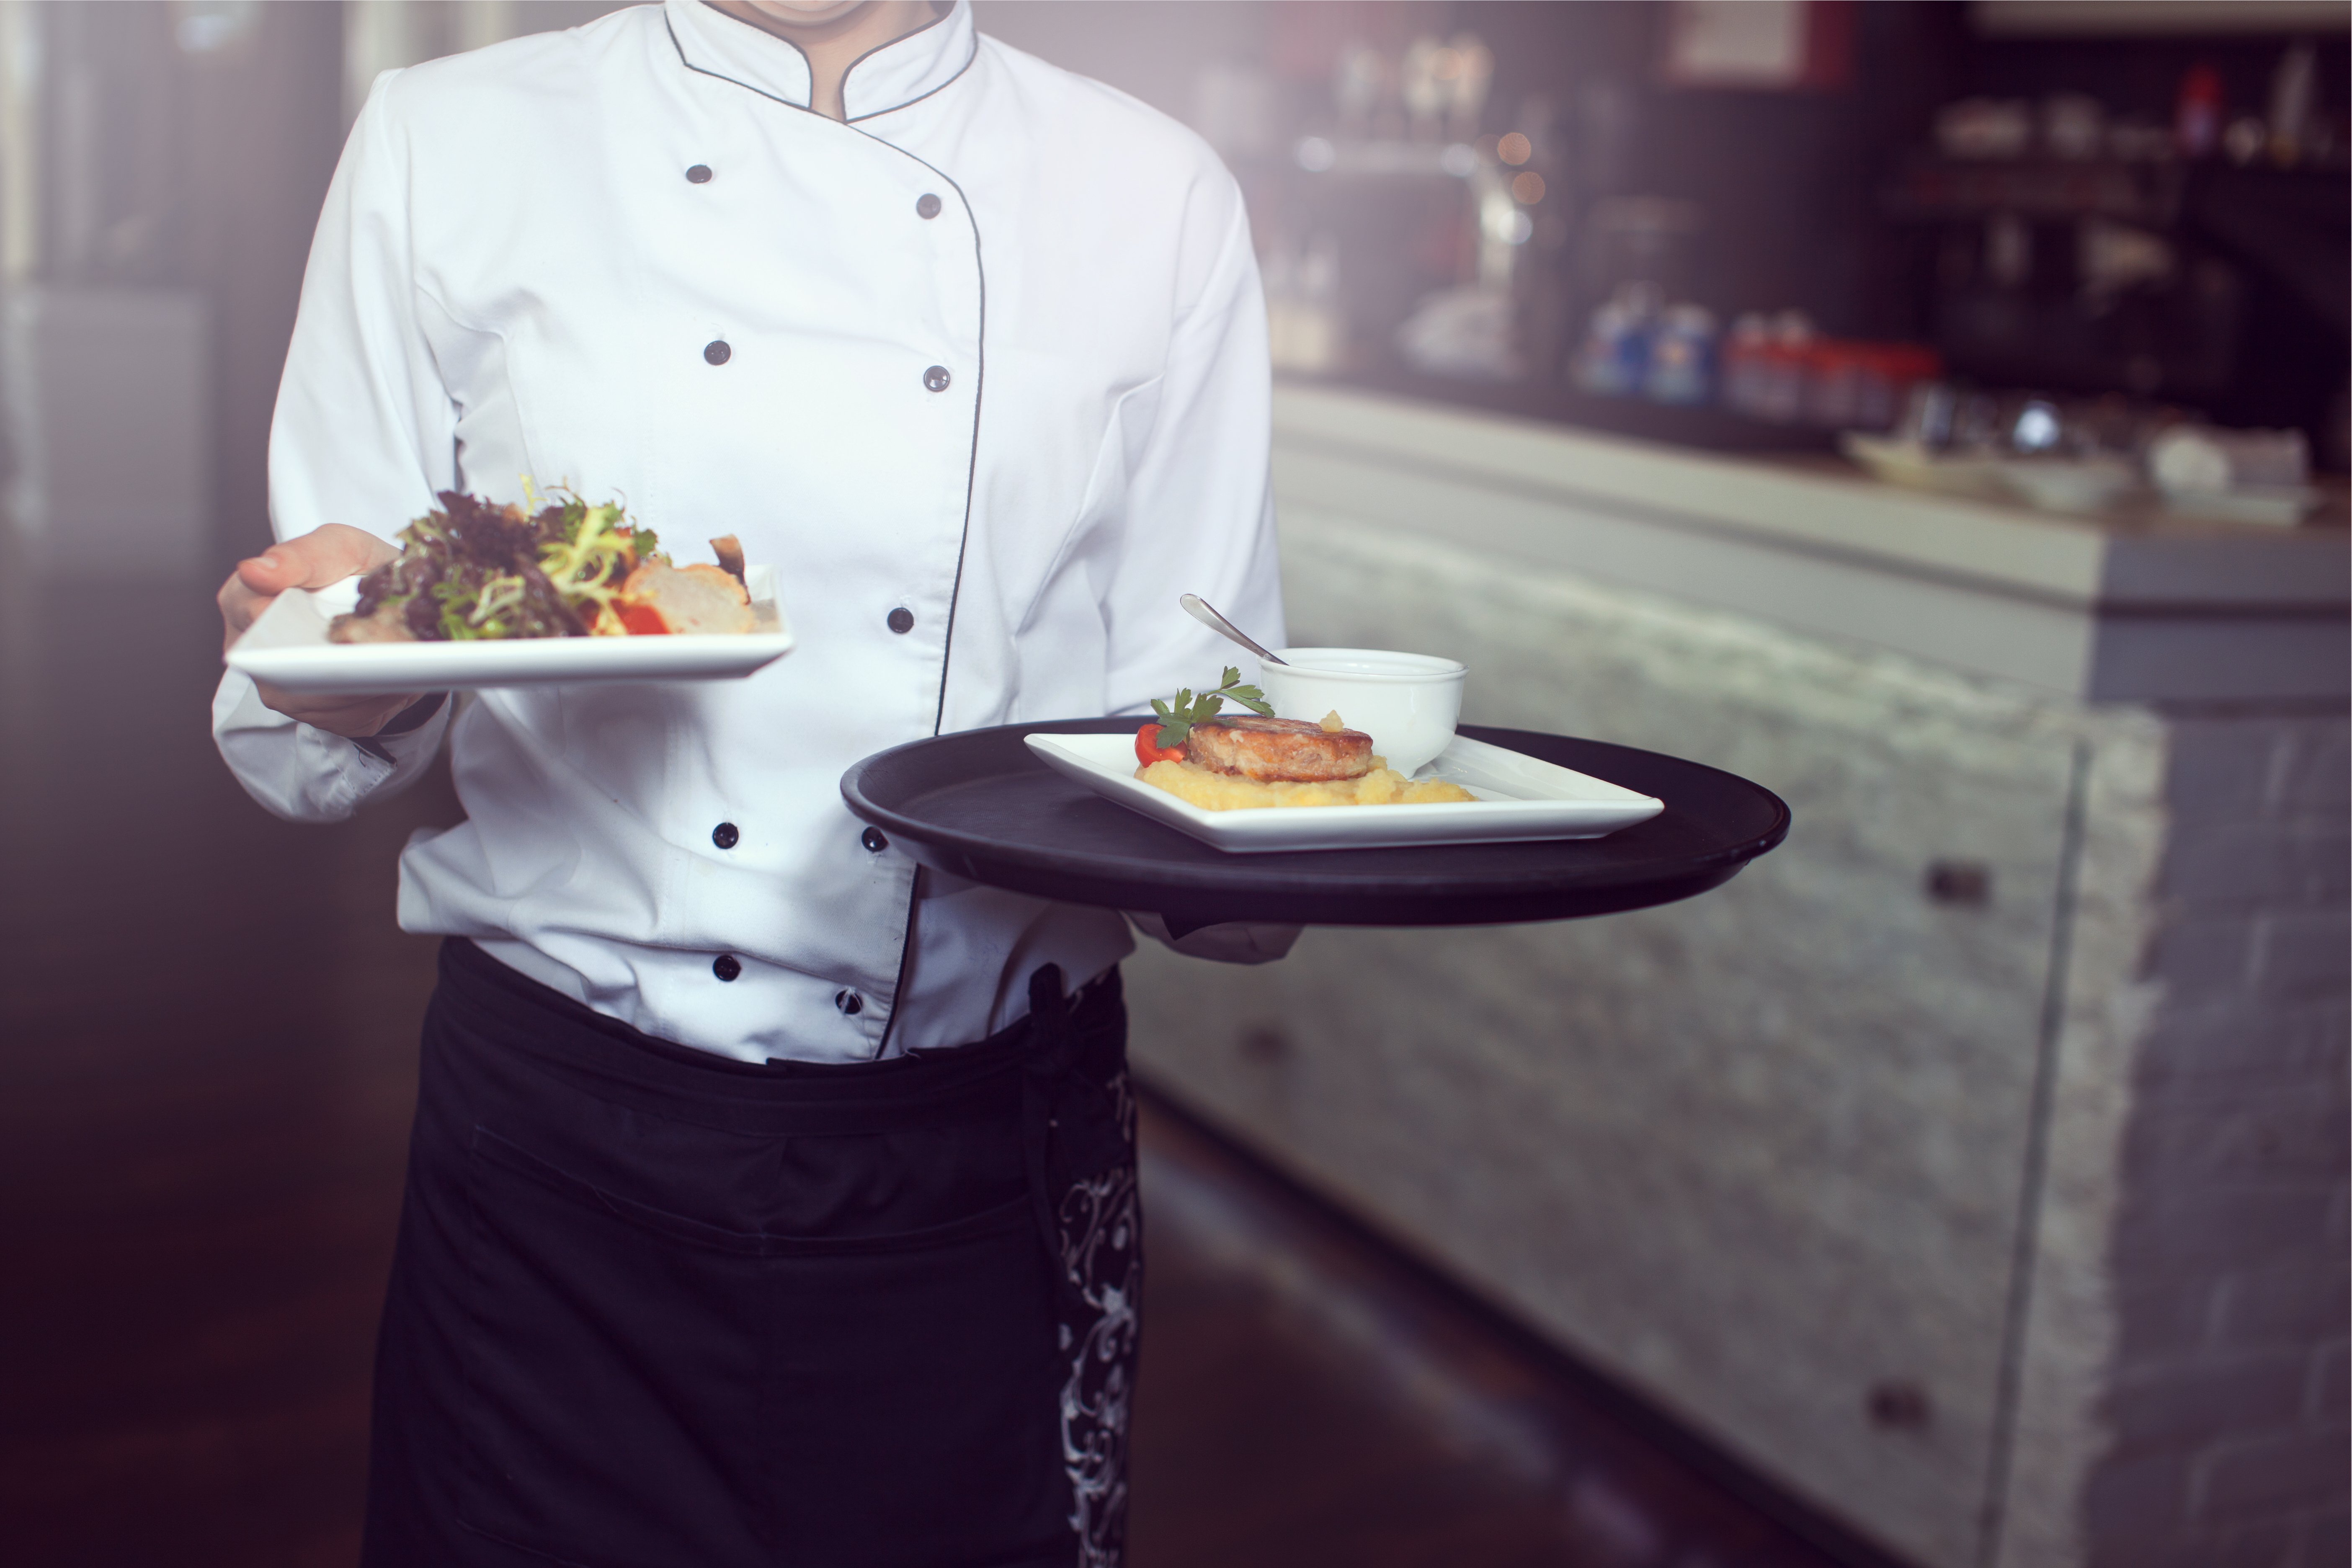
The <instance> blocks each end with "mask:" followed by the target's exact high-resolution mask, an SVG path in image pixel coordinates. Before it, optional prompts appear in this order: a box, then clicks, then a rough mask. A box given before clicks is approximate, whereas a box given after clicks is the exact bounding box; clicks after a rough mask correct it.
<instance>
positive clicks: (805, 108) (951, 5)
mask: <svg viewBox="0 0 2352 1568" xmlns="http://www.w3.org/2000/svg"><path fill="white" fill-rule="evenodd" d="M932 4H934V5H942V4H943V5H945V6H946V7H947V8H946V9H945V10H943V11H941V12H940V14H939V15H938V16H934V17H932V18H931V19H930V20H929V21H928V22H926V23H924V24H923V25H922V26H919V27H917V28H916V29H915V30H914V31H913V32H911V33H901V34H899V35H898V37H895V38H892V39H891V40H890V41H889V42H887V43H883V44H877V45H875V46H874V47H872V48H870V49H868V50H866V52H865V53H864V54H862V55H860V56H858V57H857V58H856V59H854V60H852V61H850V62H849V63H848V64H847V65H845V66H844V67H842V68H841V107H842V112H843V114H844V115H845V117H846V118H844V119H842V120H839V121H835V124H840V125H855V124H856V123H857V122H858V121H861V120H878V119H880V118H881V117H882V116H883V115H886V114H896V113H898V110H902V109H906V108H909V107H911V106H912V105H914V104H918V103H920V102H922V101H923V100H924V99H927V98H929V97H932V96H934V95H935V94H938V93H941V92H945V91H946V90H947V89H949V88H950V87H953V86H954V85H955V84H956V82H957V81H959V80H961V79H962V77H963V73H964V72H966V71H968V70H970V69H971V63H972V61H974V60H976V59H978V58H980V29H979V27H978V26H977V25H975V26H973V28H972V34H971V53H969V54H967V55H965V56H964V58H963V64H961V65H960V66H958V67H956V68H955V75H953V76H951V77H950V78H948V79H947V80H945V81H943V82H941V83H940V85H939V86H937V87H935V88H933V89H930V91H929V92H924V93H918V94H917V95H916V96H914V97H913V98H910V99H908V100H907V101H906V102H905V103H894V104H892V105H891V106H890V107H889V108H887V109H877V110H874V111H873V112H872V113H870V114H859V115H850V114H849V112H848V110H849V77H850V73H851V72H852V71H855V70H856V68H858V67H859V66H862V65H864V64H865V63H866V61H867V60H870V59H872V58H874V57H875V56H876V55H878V54H880V53H881V52H882V51H883V50H885V49H889V48H896V47H898V45H900V44H903V43H905V42H906V41H907V40H908V38H915V37H921V36H922V35H923V34H925V33H928V32H929V31H930V30H931V29H932V28H933V27H936V26H939V25H940V23H942V22H944V21H946V20H947V19H948V18H949V17H950V16H954V15H955V10H956V5H957V0H932ZM709 9H710V10H711V11H712V12H713V13H714V14H716V15H718V16H724V17H726V18H727V19H728V20H729V21H730V22H733V23H735V24H736V25H737V26H744V27H749V28H751V30H752V31H753V32H755V33H757V34H759V35H760V36H761V37H766V38H773V39H775V40H776V42H778V43H780V44H782V45H783V46H784V47H786V48H788V49H790V50H792V51H793V53H794V54H796V55H798V56H800V58H801V65H802V66H803V68H806V70H807V71H808V76H809V98H810V100H811V101H810V102H808V103H794V102H793V100H791V99H789V98H777V97H776V95H775V94H774V93H772V92H770V91H768V90H767V89H764V88H757V87H753V86H752V85H751V83H750V82H748V81H735V79H734V78H733V77H731V76H722V75H720V74H719V72H718V71H715V70H708V69H705V68H703V67H701V66H698V65H696V64H695V63H694V62H693V61H692V60H689V59H688V58H686V47H685V46H684V45H682V44H680V43H679V42H678V41H677V28H675V27H671V26H670V25H669V17H668V16H667V15H665V16H663V17H662V26H664V27H665V28H667V29H668V32H669V41H670V46H671V47H673V48H675V49H677V58H678V62H679V63H680V64H682V65H684V66H685V67H686V68H687V69H688V70H691V71H701V72H702V74H703V75H704V76H708V77H717V78H718V79H719V80H720V81H733V82H735V85H736V86H737V87H740V88H741V89H744V90H745V91H746V92H756V93H758V94H759V95H760V96H761V98H765V99H771V100H774V101H775V102H777V103H781V104H782V105H783V106H784V107H785V108H787V109H797V110H800V111H801V112H802V113H803V114H816V108H815V104H814V100H815V98H816V67H814V65H811V64H810V63H809V58H808V51H807V50H806V49H804V48H803V47H800V46H799V45H798V44H796V43H793V41H792V40H791V39H790V38H787V37H784V36H783V35H782V33H771V32H769V31H768V29H767V28H765V27H762V26H759V25H758V24H756V23H752V22H746V21H744V20H743V18H742V17H740V16H736V15H735V14H734V13H732V12H730V11H721V10H719V7H717V6H716V5H713V6H710V7H709ZM817 118H818V119H819V120H831V119H833V117H832V116H831V115H829V114H817ZM901 150H902V151H903V149H901ZM907 155H908V157H910V158H912V157H914V154H913V153H908V154H907ZM915 161H916V162H917V163H922V160H921V159H919V158H916V159H915ZM924 166H925V167H927V168H928V167H929V165H928V164H925V165H924ZM940 177H941V178H942V179H944V178H946V176H945V175H941V176H940Z"/></svg>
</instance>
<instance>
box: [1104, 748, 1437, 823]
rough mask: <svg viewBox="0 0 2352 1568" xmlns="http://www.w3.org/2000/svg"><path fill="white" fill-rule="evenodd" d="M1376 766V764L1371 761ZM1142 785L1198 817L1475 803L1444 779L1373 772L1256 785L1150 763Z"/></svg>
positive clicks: (1233, 776)
mask: <svg viewBox="0 0 2352 1568" xmlns="http://www.w3.org/2000/svg"><path fill="white" fill-rule="evenodd" d="M1372 760H1373V762H1375V763H1379V762H1380V759H1379V758H1377V757H1375V758H1373V759H1372ZM1135 776H1136V777H1137V778H1139V779H1141V780H1142V781H1143V782H1144V783H1145V784H1151V785H1153V786H1155V787H1157V788H1160V789H1164V790H1166V791H1167V792H1168V793H1169V794H1170V795H1174V796H1175V797H1176V798H1177V799H1179V800H1181V801H1189V802H1190V803H1191V804H1192V805H1197V806H1199V807H1200V808H1201V809H1202V810H1203V811H1244V810H1247V809H1249V808H1251V807H1254V806H1266V805H1436V804H1438V803H1440V802H1455V801H1465V800H1472V801H1475V800H1476V799H1477V798H1478V797H1477V796H1476V795H1472V794H1471V793H1470V792H1469V791H1468V790H1466V789H1464V788H1463V787H1462V786H1461V785H1460V784H1447V783H1446V782H1445V781H1444V779H1423V780H1421V781H1420V782H1419V783H1415V782H1413V781H1412V780H1411V779H1408V778H1406V777H1405V776H1404V775H1403V774H1402V773H1398V772H1397V771H1396V770H1395V769H1393V768H1391V767H1388V766H1385V765H1381V766H1376V767H1374V768H1373V769H1372V771H1371V772H1370V773H1366V774H1365V775H1364V776H1363V777H1361V778H1356V779H1334V780H1332V781H1330V782H1329V783H1327V784H1260V783H1258V782H1257V781H1256V780H1255V779H1245V778H1243V777H1242V776H1240V775H1239V774H1238V773H1213V772H1211V771H1210V770H1209V769H1207V768H1204V767H1202V766H1200V765H1199V764H1198V763H1152V764H1151V765H1150V767H1147V768H1138V769H1136V770H1135Z"/></svg>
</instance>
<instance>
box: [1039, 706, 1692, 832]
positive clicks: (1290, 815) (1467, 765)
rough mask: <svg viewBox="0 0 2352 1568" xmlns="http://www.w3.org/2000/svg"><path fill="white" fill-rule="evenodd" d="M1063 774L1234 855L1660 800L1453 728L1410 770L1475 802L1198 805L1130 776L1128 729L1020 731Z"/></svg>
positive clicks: (1553, 817) (1631, 817)
mask: <svg viewBox="0 0 2352 1568" xmlns="http://www.w3.org/2000/svg"><path fill="white" fill-rule="evenodd" d="M1022 738H1023V739H1024V740H1025V741H1026V742H1028V743H1029V749H1030V750H1031V751H1032V752H1035V753H1036V755H1037V759H1038V760H1039V761H1040V762H1042V763H1045V765H1046V766H1047V767H1049V768H1052V769H1053V770H1054V771H1055V773H1060V774H1061V775H1062V776H1063V777H1065V778H1069V779H1075V780H1076V781H1077V782H1078V783H1079V784H1084V785H1086V786H1087V788H1088V789H1090V790H1093V791H1094V792H1095V793H1096V794H1097V795H1102V796H1104V797H1105V798H1107V799H1109V800H1115V801H1117V802H1118V804H1119V805H1124V806H1129V807H1132V808H1133V809H1135V810H1137V811H1139V812H1141V813H1143V815H1144V816H1149V817H1152V818H1154V819H1156V820H1158V821H1160V822H1164V823H1166V824H1167V825H1168V826H1171V827H1176V828H1181V829H1182V830H1183V831H1184V832H1186V833H1189V834H1191V835H1192V837H1195V838H1197V839H1199V840H1201V842H1202V843H1203V844H1208V845H1211V846H1213V847H1216V848H1219V849H1227V850H1232V851H1234V852H1236V853H1239V854H1244V855H1246V854H1263V853H1266V852H1269V851H1284V850H1292V849H1372V848H1382V847H1388V848H1394V847H1401V846H1404V845H1410V844H1494V843H1512V842H1517V841H1524V840H1528V839H1536V838H1599V837H1601V836H1602V835H1604V834H1610V833H1614V832H1616V831H1617V829H1619V828H1621V827H1631V826H1633V824H1635V823H1637V822H1647V821H1648V820H1649V819H1650V818H1652V817H1654V816H1657V815H1658V813H1660V812H1662V811H1664V810H1665V804H1664V802H1663V801H1659V800H1656V799H1654V798H1653V797H1652V796H1649V795H1636V794H1634V793H1633V791H1632V790H1630V789H1621V788H1619V787H1618V786H1617V785H1615V784H1606V783H1603V782H1602V781H1601V780H1600V779H1596V778H1591V777H1588V776H1587V775H1585V774H1583V773H1576V772H1574V771H1572V770H1570V769H1568V768H1563V767H1559V766H1556V765H1554V764H1553V763H1545V762H1538V761H1537V760H1536V759H1535V758H1533V757H1529V756H1524V755H1522V754H1521V753H1519V752H1512V751H1506V750H1505V749H1504V748H1502V747H1500V746H1490V745H1488V744H1487V743H1486V742H1484V741H1474V740H1472V739H1470V738H1469V737H1468V736H1466V735H1456V736H1454V739H1453V740H1452V741H1451V742H1448V743H1447V745H1446V748H1445V750H1444V751H1443V752H1439V753H1438V755H1437V761H1435V762H1434V763H1431V764H1430V765H1429V766H1428V767H1427V768H1424V769H1423V770H1422V772H1421V773H1420V774H1419V775H1417V776H1419V777H1423V778H1428V777H1431V776H1435V777H1438V778H1442V779H1445V780H1447V781H1449V782H1450V783H1453V784H1460V785H1461V786H1462V787H1463V788H1464V789H1466V790H1468V791H1469V792H1470V793H1471V794H1472V795H1476V796H1477V797H1478V798H1477V800H1476V802H1475V804H1472V803H1463V802H1456V803H1454V804H1450V805H1298V806H1267V807H1262V808H1253V809H1249V810H1244V811H1203V810H1202V809H1201V808H1200V807H1199V806H1197V805H1192V804H1190V803H1188V802H1185V801H1181V800H1179V799H1177V798H1176V797H1175V796H1174V795H1170V794H1169V793H1168V792H1167V791H1166V790H1164V789H1159V788H1156V787H1155V786H1153V785H1151V784H1145V783H1144V782H1143V781H1142V780H1140V779H1139V778H1137V777H1136V776H1135V737H1134V736H1133V735H1131V734H1128V735H1045V734H1034V735H1024V736H1023V737H1022Z"/></svg>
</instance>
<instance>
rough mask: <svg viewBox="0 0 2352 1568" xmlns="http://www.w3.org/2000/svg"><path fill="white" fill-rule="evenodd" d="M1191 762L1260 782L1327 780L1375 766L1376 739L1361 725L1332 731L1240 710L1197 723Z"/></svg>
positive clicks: (1187, 748) (1187, 750)
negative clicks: (1361, 728) (1358, 728)
mask: <svg viewBox="0 0 2352 1568" xmlns="http://www.w3.org/2000/svg"><path fill="white" fill-rule="evenodd" d="M1184 754H1185V757H1186V759H1187V760H1188V761H1191V762H1194V763H1199V764H1200V765H1201V766H1202V767H1204V768H1208V769H1210V770H1211V771H1213V772H1215V773H1239V774H1240V775H1241V776H1242V777H1244V778H1246V779H1255V780H1256V781H1257V782H1258V783H1260V784H1268V783H1276V782H1280V783H1285V784H1323V783H1326V782H1328V781H1329V780H1332V779H1360V778H1361V777H1363V776H1364V775H1365V774H1366V773H1370V772H1371V771H1372V767H1373V763H1372V738H1371V737H1370V735H1367V734H1365V733H1364V732H1363V731H1361V730H1327V729H1325V728H1324V727H1323V726H1322V725H1320V724H1310V723H1308V722H1307V721H1306V720H1304V719H1260V718H1257V717H1255V716H1254V715H1246V714H1236V715H1234V717H1233V718H1230V719H1212V720H1210V721H1208V722H1207V723H1204V724H1195V725H1193V726H1192V736H1191V737H1190V738H1189V739H1188V740H1186V742H1184Z"/></svg>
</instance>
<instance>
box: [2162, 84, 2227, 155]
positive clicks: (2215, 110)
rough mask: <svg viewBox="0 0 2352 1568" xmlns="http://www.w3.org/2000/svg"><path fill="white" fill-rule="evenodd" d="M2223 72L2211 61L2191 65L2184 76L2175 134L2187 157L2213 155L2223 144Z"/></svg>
mask: <svg viewBox="0 0 2352 1568" xmlns="http://www.w3.org/2000/svg"><path fill="white" fill-rule="evenodd" d="M2222 111H2223V104H2222V100H2221V72H2220V71H2217V70H2215V69H2214V68H2212V67H2211V66H2210V65H2195V66H2190V67H2189V68H2188V69H2187V70H2186V71H2184V72H2182V73H2181V77H2180V93H2179V97H2178V98H2177V99H2176V100H2174V104H2173V111H2172V134H2173V137H2174V140H2175V141H2176V142H2178V143H2179V147H2180V155H2181V156H2182V157H2184V158H2210V157H2211V156H2212V155H2213V153H2214V152H2215V151H2216V150H2217V149H2218V148H2220V146H2221V115H2222Z"/></svg>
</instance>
